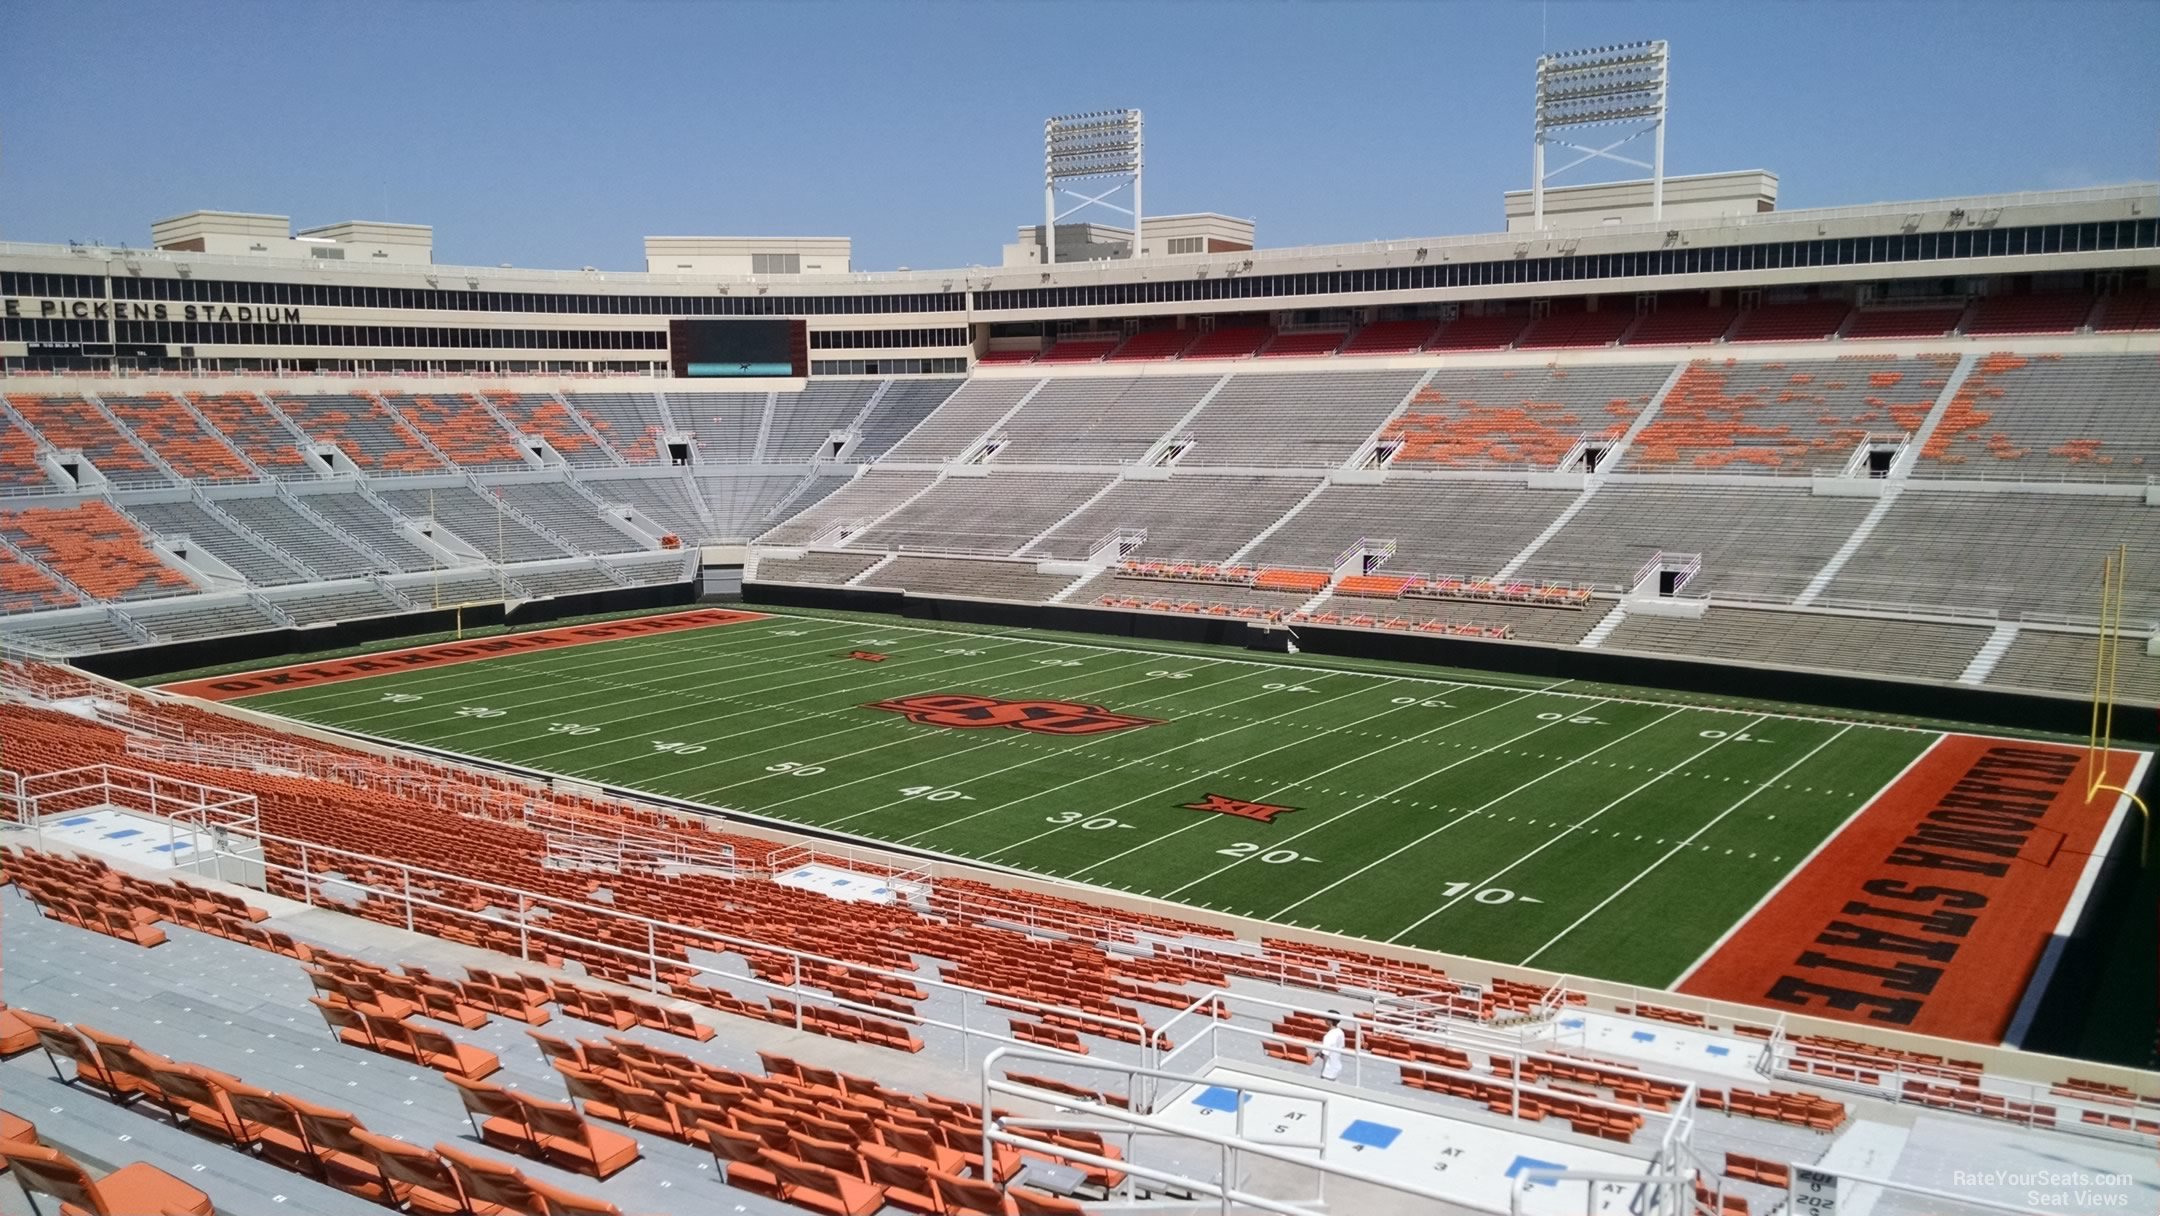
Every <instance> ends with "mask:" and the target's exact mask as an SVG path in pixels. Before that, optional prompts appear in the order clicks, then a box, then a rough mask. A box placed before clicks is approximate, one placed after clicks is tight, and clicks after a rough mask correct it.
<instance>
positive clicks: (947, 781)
mask: <svg viewBox="0 0 2160 1216" xmlns="http://www.w3.org/2000/svg"><path fill="white" fill-rule="evenodd" d="M1118 670H1123V669H1122V668H1120V669H1118ZM1154 678H1155V677H1153V676H1142V677H1140V678H1139V679H1137V680H1127V681H1125V682H1124V683H1122V684H1113V685H1111V686H1110V687H1108V688H1103V689H1094V690H1090V691H1088V692H1086V693H1082V694H1080V695H1082V696H1089V697H1099V696H1101V695H1103V694H1104V693H1109V692H1116V691H1117V690H1118V689H1120V688H1130V687H1131V686H1133V685H1135V684H1142V683H1146V682H1148V681H1150V680H1153V679H1154ZM1227 682H1228V681H1225V683H1227ZM1214 687H1215V685H1214V684H1202V685H1198V686H1196V687H1191V688H1180V689H1178V690H1177V691H1176V692H1175V693H1171V694H1168V695H1165V696H1162V697H1158V698H1156V699H1155V700H1153V701H1136V702H1134V703H1133V704H1132V705H1131V706H1128V708H1132V709H1138V708H1141V707H1143V706H1147V707H1153V706H1155V705H1158V704H1161V703H1162V702H1164V701H1169V700H1172V699H1173V698H1175V697H1177V696H1180V695H1183V694H1186V693H1193V692H1199V691H1201V690H1202V689H1208V688H1214ZM989 734H990V737H989V738H987V739H984V740H983V741H981V742H980V743H975V744H971V745H969V746H967V747H963V748H961V749H960V750H959V751H955V752H941V753H939V754H938V755H935V756H928V757H925V758H923V759H921V760H916V761H912V762H910V763H907V764H903V765H901V766H899V767H898V768H891V769H886V770H885V771H883V772H878V773H872V774H870V775H869V776H867V777H857V778H855V779H854V780H851V781H843V782H841V783H840V784H838V785H828V786H820V787H818V788H817V789H814V790H810V791H808V792H806V793H801V794H797V795H796V796H794V797H793V798H785V799H782V800H781V801H779V802H773V803H767V804H765V805H764V806H762V807H760V808H759V810H758V813H760V814H764V813H766V812H768V811H770V810H771V809H772V808H774V807H782V806H786V805H787V804H788V803H790V802H800V801H802V800H803V799H805V798H815V797H819V796H821V795H826V794H830V793H831V792H832V791H834V790H839V789H846V788H847V787H848V786H851V785H858V784H860V783H862V782H864V781H877V780H880V779H888V778H891V777H893V776H895V775H897V774H900V773H904V772H906V771H908V770H909V769H911V768H921V767H922V766H923V765H925V764H936V763H938V762H940V761H945V760H955V759H958V758H959V757H961V756H965V755H969V754H971V753H974V752H979V751H981V750H982V749H983V748H986V747H992V746H995V745H998V744H1007V745H1009V744H1011V743H1013V742H1015V740H1012V739H1009V738H1006V737H1005V736H1003V735H1001V734H998V733H997V732H995V731H993V732H989ZM915 737H916V738H918V739H921V738H926V737H927V736H922V735H917V736H915ZM1114 737H1115V736H1113V735H1108V734H1104V735H1097V736H1096V737H1094V738H1092V739H1088V740H1085V741H1084V742H1081V743H1078V744H1075V745H1074V746H1072V747H1066V748H1058V749H1056V750H1054V751H1047V752H1044V753H1042V754H1041V755H1038V756H1030V757H1029V758H1027V759H1025V760H1021V761H1019V762H1017V763H1014V764H1008V765H1006V766H1005V767H1004V768H998V769H992V770H990V771H989V772H986V773H976V774H974V775H973V776H969V777H952V778H940V781H939V783H940V784H942V785H948V786H952V787H954V788H958V787H960V786H963V785H966V784H967V783H968V782H970V781H983V780H987V779H989V778H991V777H996V776H999V775H1001V774H1004V773H1009V772H1012V771H1013V770H1015V769H1022V768H1026V767H1028V766H1029V765H1032V764H1040V763H1042V762H1043V761H1045V760H1049V759H1052V758H1053V757H1060V756H1069V755H1072V754H1073V753H1074V752H1077V751H1080V750H1081V749H1082V748H1085V747H1089V746H1092V745H1094V744H1097V743H1107V742H1109V741H1110V740H1111V739H1112V738H1114ZM814 763H818V764H825V763H828V762H827V761H824V760H819V761H815V762H814ZM771 775H773V776H778V775H779V774H771ZM912 801H914V800H913V799H911V798H897V799H894V800H893V801H891V802H886V803H882V804H880V805H878V806H873V807H870V808H868V809H866V810H860V811H856V812H855V813H854V814H852V815H843V816H841V817H840V818H838V819H832V820H822V819H821V820H815V821H813V822H815V823H816V824H817V826H819V827H833V826H835V825H837V824H842V823H846V822H847V821H848V820H850V819H860V818H862V817H863V816H865V815H869V814H874V813H876V812H878V811H883V810H890V809H891V808H893V807H896V806H903V805H906V804H907V803H910V802H912Z"/></svg>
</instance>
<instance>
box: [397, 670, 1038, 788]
mask: <svg viewBox="0 0 2160 1216" xmlns="http://www.w3.org/2000/svg"><path fill="white" fill-rule="evenodd" d="M1029 653H1032V652H1029ZM943 657H944V656H941V655H924V656H922V657H920V658H917V659H904V660H901V661H899V662H892V663H884V664H879V665H878V673H879V674H878V675H876V676H874V677H871V680H870V686H871V687H878V686H881V685H883V684H884V683H886V682H890V681H897V680H899V679H902V678H907V677H909V676H913V675H914V674H915V673H914V672H912V671H909V672H906V673H905V675H903V674H902V669H904V668H907V667H909V666H910V665H911V664H917V663H934V662H938V661H939V660H941V659H942V658H943ZM1013 657H1014V656H1011V655H1003V654H999V655H991V656H989V657H986V658H984V659H982V660H981V661H980V662H979V663H970V664H963V665H962V667H960V668H956V669H954V670H965V669H967V668H972V667H978V666H984V665H995V664H1000V663H1005V662H1010V661H1011V659H1012V658H1013ZM851 662H852V660H844V659H843V660H837V661H835V662H833V663H831V664H827V666H830V667H831V668H832V670H830V671H829V672H827V673H826V674H823V675H815V676H809V677H806V678H804V679H800V680H790V681H786V682H784V683H780V684H767V685H764V686H762V687H760V688H758V689H756V690H755V691H757V692H759V693H765V692H776V691H779V690H782V689H789V688H801V687H805V686H809V685H824V684H828V683H831V682H833V681H836V680H849V679H859V678H860V676H861V673H860V672H858V671H856V670H854V669H853V668H852V667H844V666H840V665H839V664H842V663H851ZM620 687H623V688H637V689H642V690H645V693H646V700H647V701H655V700H657V701H660V702H662V703H661V704H660V705H659V706H658V707H657V708H652V709H647V710H643V711H641V712H638V713H634V714H621V715H616V716H613V717H607V718H599V719H595V720H594V721H592V722H590V723H588V725H593V726H599V727H601V728H603V732H604V731H605V729H606V728H607V727H611V726H614V727H619V726H622V725H623V724H625V723H630V722H637V721H641V720H643V719H645V718H651V717H654V716H657V715H661V714H675V715H683V716H685V717H687V716H688V713H689V712H692V711H691V707H694V706H696V705H700V704H702V705H712V706H720V705H730V704H734V703H735V702H734V701H733V700H732V699H729V698H721V697H712V696H707V695H704V694H703V693H702V692H700V691H697V690H694V689H688V688H685V689H675V688H668V687H664V686H661V685H656V684H643V683H636V682H630V683H625V684H623V685H621V686H620ZM863 687H864V685H863V684H861V683H853V684H846V685H844V686H842V687H839V688H835V689H830V690H826V689H820V690H819V691H816V692H812V693H808V694H805V695H803V696H800V697H792V698H789V699H787V700H782V701H775V702H763V701H760V702H753V703H749V704H745V705H744V706H743V707H742V708H740V709H734V710H730V711H729V712H726V713H722V714H719V715H717V716H711V717H705V718H701V719H697V720H696V721H695V722H689V721H686V722H685V731H684V733H685V734H686V735H687V734H688V733H693V732H702V731H706V730H708V729H709V728H710V727H711V726H712V725H713V724H714V723H717V722H724V721H727V720H728V719H730V718H739V717H741V716H743V715H744V714H760V713H763V714H770V713H777V712H780V711H782V710H785V709H786V708H787V707H789V706H793V705H799V704H802V703H803V702H806V701H815V700H818V699H819V698H822V697H825V696H828V695H840V694H844V695H847V696H849V697H850V699H852V698H853V697H855V696H860V695H861V690H862V689H863ZM547 703H549V704H552V702H547ZM836 712H839V711H836V710H824V711H809V712H804V713H800V714H794V715H791V716H790V717H789V720H787V721H784V722H775V723H769V724H767V725H764V726H760V727H758V728H756V729H755V730H747V731H738V732H736V733H733V734H729V735H725V736H721V738H722V739H725V740H729V741H733V740H737V739H742V738H747V737H750V736H753V735H756V734H759V733H762V732H763V731H766V730H772V729H779V728H782V727H787V726H794V725H799V724H801V723H803V722H809V721H814V720H816V719H818V718H820V717H826V716H830V715H832V714H833V713H836ZM584 716H586V717H591V716H592V715H589V714H588V715H584ZM507 726H508V724H502V725H497V726H492V727H489V728H487V730H486V731H484V732H482V733H491V732H493V731H499V730H503V729H507ZM668 729H671V730H672V728H668ZM467 733H471V732H455V733H453V734H451V735H447V736H437V737H438V738H458V737H462V735H464V734H467ZM620 740H621V736H620V735H615V736H611V737H609V738H606V739H598V738H596V739H594V740H593V741H592V742H591V743H586V744H580V745H577V746H575V747H569V748H564V749H562V750H561V751H560V752H558V753H557V754H558V755H569V754H574V753H577V752H583V751H590V750H592V749H593V748H596V747H604V746H612V745H614V744H615V743H617V742H619V741H620ZM702 741H704V740H701V742H702ZM711 741H712V742H718V741H719V740H711ZM757 750H762V749H757ZM754 754H756V752H755V750H753V751H752V752H747V753H733V754H731V755H730V756H726V757H715V758H714V759H713V760H711V761H707V762H704V763H703V764H701V765H700V767H707V766H709V765H711V764H717V763H723V762H725V761H726V760H729V759H739V758H741V756H744V755H754ZM626 762H627V761H624V760H610V761H605V762H602V763H600V764H596V765H592V766H590V767H587V768H581V769H573V770H570V771H571V772H572V774H573V775H578V776H582V775H584V774H587V773H592V772H597V771H599V770H600V769H604V768H612V767H614V766H615V765H616V764H620V763H626Z"/></svg>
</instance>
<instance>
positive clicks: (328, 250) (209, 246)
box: [150, 211, 435, 266]
mask: <svg viewBox="0 0 2160 1216" xmlns="http://www.w3.org/2000/svg"><path fill="white" fill-rule="evenodd" d="M150 243H151V244H152V245H154V246H155V247H157V248H159V249H165V250H171V251H172V252H175V253H211V254H219V255H225V256H231V257H275V258H315V259H320V260H325V261H333V262H369V263H374V264H377V265H396V266H426V265H429V264H431V263H433V262H434V260H435V229H434V228H432V227H430V226H429V225H427V224H391V223H385V222H383V221H379V220H342V221H340V222H338V223H335V224H324V225H322V226H320V227H316V228H303V229H301V230H300V233H299V235H297V236H295V235H294V234H293V231H292V218H291V217H290V216H283V215H266V214H259V213H254V212H246V211H190V212H188V213H186V214H185V215H176V216H173V217H171V218H170V219H162V220H158V221H156V222H155V223H153V224H151V225H150Z"/></svg>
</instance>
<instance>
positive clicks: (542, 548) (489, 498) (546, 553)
mask: <svg viewBox="0 0 2160 1216" xmlns="http://www.w3.org/2000/svg"><path fill="white" fill-rule="evenodd" d="M510 489H511V487H509V486H491V487H489V488H488V490H487V493H486V494H485V495H484V496H483V495H482V494H481V493H480V492H478V491H475V490H474V489H472V487H470V486H464V485H455V486H440V487H437V488H435V489H431V490H422V489H409V490H400V489H382V490H379V491H378V493H379V494H380V495H381V497H382V499H383V501H384V502H387V503H389V504H390V505H391V506H392V507H395V508H397V509H398V510H399V511H401V512H403V513H404V515H405V518H407V519H410V520H415V521H418V520H424V519H433V520H435V521H436V522H437V523H438V524H440V525H442V526H445V527H447V528H449V529H450V531H451V532H452V533H454V534H456V535H457V537H458V538H459V539H461V540H463V541H464V542H465V543H466V544H468V545H471V546H472V547H473V548H475V549H477V550H479V551H480V552H481V553H482V554H483V555H485V556H486V557H487V558H488V560H490V561H512V562H530V561H540V560H542V559H545V558H550V557H566V556H568V555H569V552H570V551H569V550H568V549H566V548H565V547H563V546H562V545H560V544H558V543H556V542H555V541H554V540H552V539H550V538H548V537H546V536H542V535H541V534H540V533H538V532H535V531H533V530H532V529H531V528H529V527H527V526H526V525H525V523H524V522H523V521H522V520H520V519H518V518H516V517H515V516H512V515H511V514H510V513H509V512H508V511H506V510H504V509H503V500H502V498H501V497H500V496H501V495H506V494H507V492H508V491H509V490H510ZM626 547H627V546H626Z"/></svg>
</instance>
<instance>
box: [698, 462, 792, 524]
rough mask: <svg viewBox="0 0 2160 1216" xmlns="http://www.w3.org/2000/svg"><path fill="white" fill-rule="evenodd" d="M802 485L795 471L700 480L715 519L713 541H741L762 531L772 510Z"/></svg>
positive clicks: (702, 490)
mask: <svg viewBox="0 0 2160 1216" xmlns="http://www.w3.org/2000/svg"><path fill="white" fill-rule="evenodd" d="M801 482H802V474H801V472H800V471H795V470H791V471H788V472H783V473H734V474H728V475H725V476H718V477H715V476H710V475H707V476H701V477H699V478H698V492H699V494H700V495H701V496H702V497H703V498H704V499H705V510H706V511H707V512H709V513H710V514H711V515H712V519H713V524H712V533H711V539H713V540H724V541H729V542H739V541H746V540H748V539H750V538H751V537H753V536H756V535H757V534H758V533H760V532H763V531H764V530H765V526H766V519H767V517H769V516H770V515H771V514H772V512H773V509H774V508H775V507H777V506H779V505H780V502H781V500H782V499H785V498H786V497H787V496H788V494H789V492H790V491H792V490H794V488H795V487H796V486H797V485H799V484H801Z"/></svg>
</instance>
